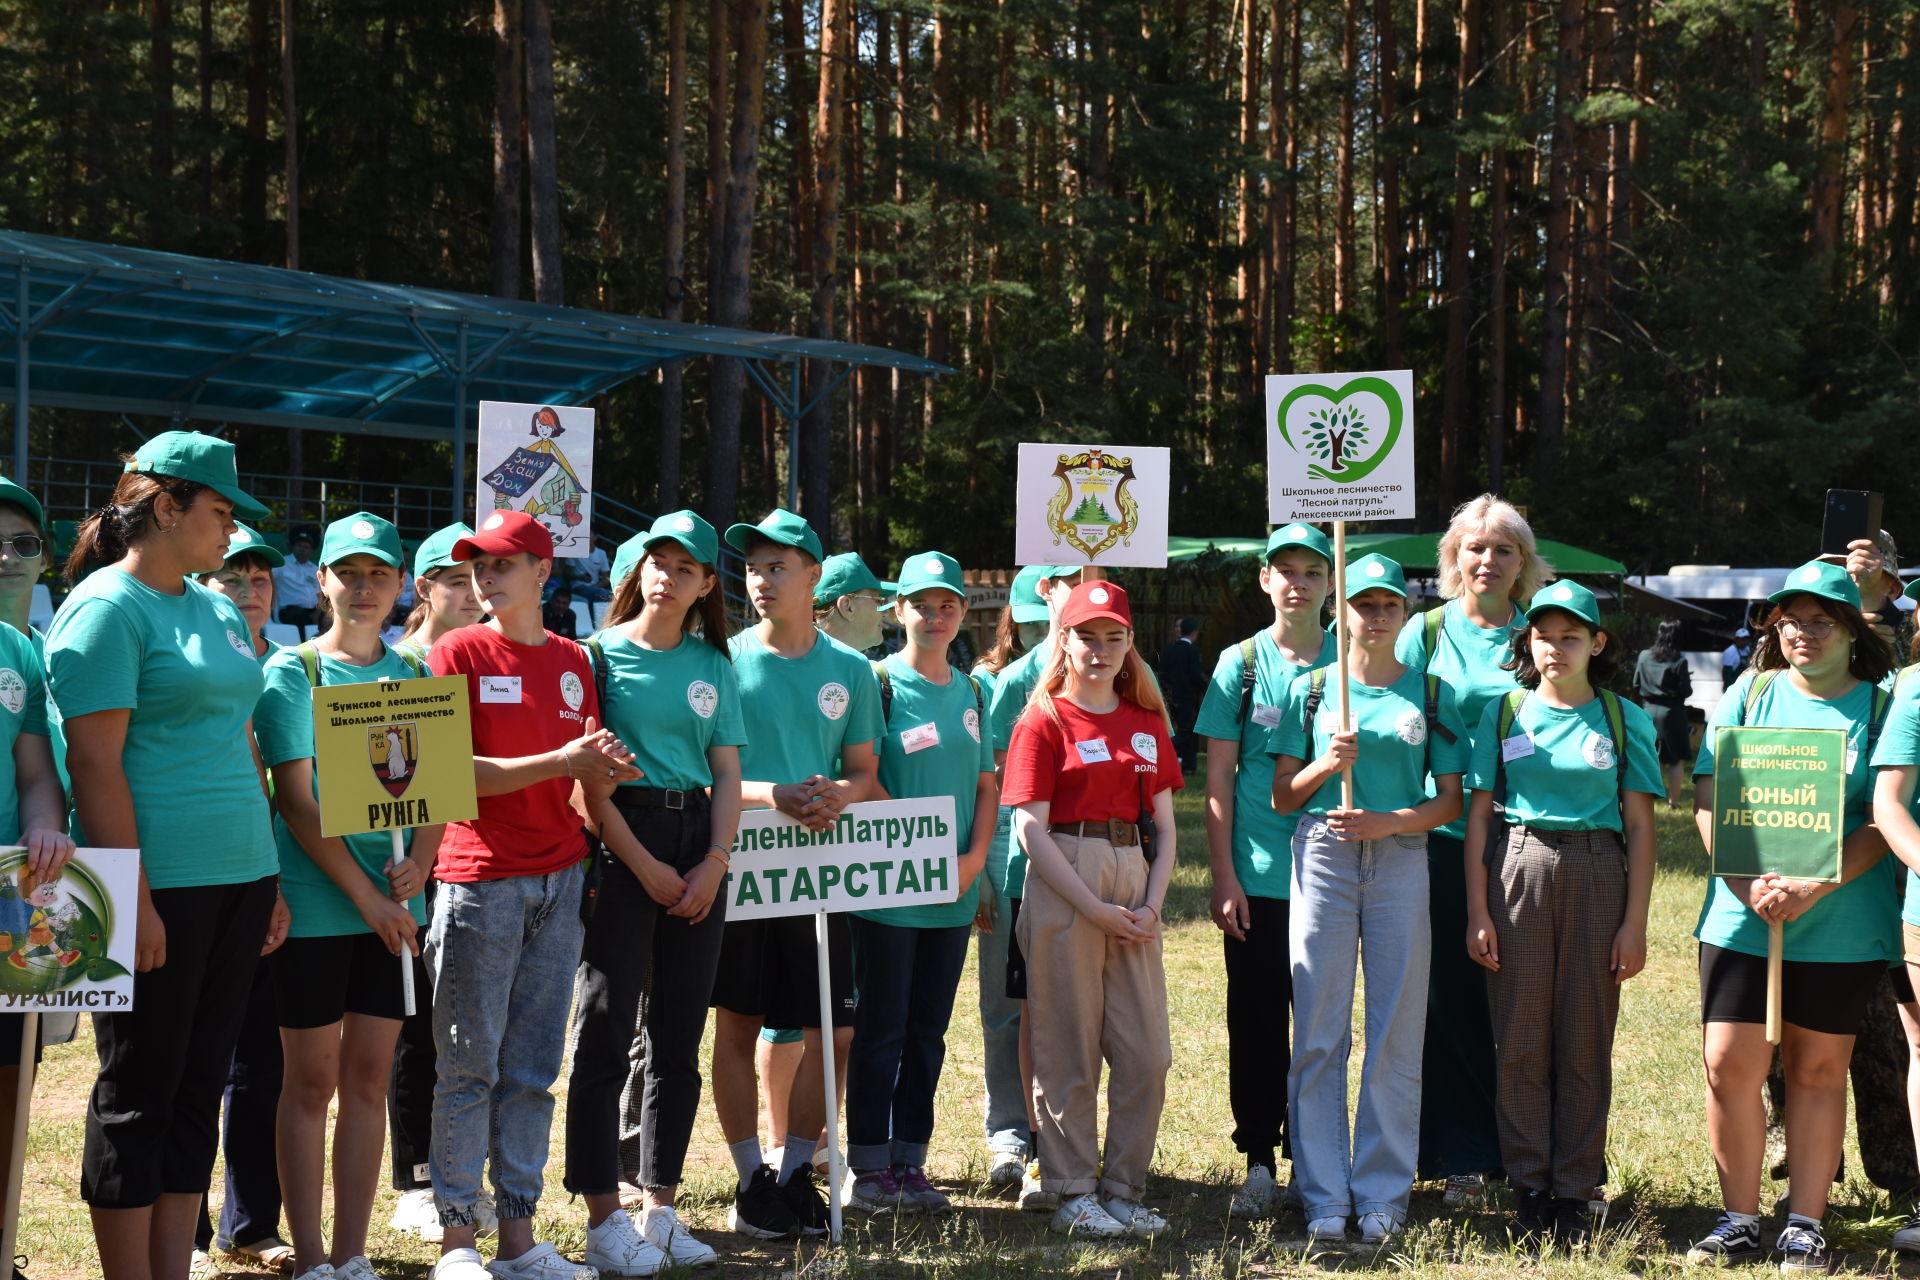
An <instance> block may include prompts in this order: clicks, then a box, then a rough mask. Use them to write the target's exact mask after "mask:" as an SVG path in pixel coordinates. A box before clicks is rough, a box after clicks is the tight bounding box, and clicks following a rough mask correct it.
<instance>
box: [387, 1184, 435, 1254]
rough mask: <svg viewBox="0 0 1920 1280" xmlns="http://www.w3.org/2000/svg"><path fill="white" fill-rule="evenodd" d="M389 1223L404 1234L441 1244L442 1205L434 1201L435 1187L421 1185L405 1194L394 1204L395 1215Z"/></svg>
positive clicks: (430, 1242)
mask: <svg viewBox="0 0 1920 1280" xmlns="http://www.w3.org/2000/svg"><path fill="white" fill-rule="evenodd" d="M387 1225H388V1226H390V1227H392V1228H393V1229H394V1230H395V1231H398V1232H400V1233H401V1234H402V1235H409V1236H414V1237H416V1238H418V1239H421V1240H425V1241H426V1242H427V1243H429V1244H439V1243H440V1241H441V1239H442V1238H443V1234H444V1233H443V1232H442V1231H441V1229H440V1206H439V1204H437V1203H436V1202H435V1201H434V1198H433V1188H432V1187H421V1188H419V1189H417V1190H414V1191H409V1192H406V1193H405V1194H403V1195H402V1196H401V1197H400V1200H399V1203H397V1204H395V1205H394V1206H393V1217H392V1218H391V1219H390V1220H389V1221H388V1223H387Z"/></svg>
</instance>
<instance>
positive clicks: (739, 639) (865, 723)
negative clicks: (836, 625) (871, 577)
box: [728, 630, 880, 783]
mask: <svg viewBox="0 0 1920 1280" xmlns="http://www.w3.org/2000/svg"><path fill="white" fill-rule="evenodd" d="M728 648H730V649H731V650H732V651H733V675H734V679H735V681H737V682H738V684H739V689H740V706H741V711H742V719H743V720H744V722H745V728H746V739H747V740H746V743H745V744H744V745H743V746H742V747H741V748H740V776H741V777H742V778H744V779H748V780H750V781H754V782H775V783H786V782H799V781H802V780H803V779H806V778H811V777H812V776H813V775H814V774H816V773H817V774H824V775H825V776H827V777H829V778H835V777H838V776H839V771H840V750H841V748H842V747H845V746H859V745H860V744H861V743H863V742H872V741H873V740H874V739H875V738H878V737H879V736H880V686H879V685H877V684H875V683H874V679H873V668H872V666H870V665H869V664H868V662H867V660H866V658H865V657H863V656H862V655H861V654H859V653H858V652H856V651H855V650H852V649H849V648H847V646H846V645H843V644H841V643H840V642H839V641H838V640H835V639H834V638H833V637H832V636H830V635H828V634H826V632H824V631H820V632H815V633H814V641H813V647H812V648H811V649H809V650H807V653H806V656H805V657H802V658H783V657H781V656H780V655H779V654H777V653H775V652H773V650H771V649H769V648H767V646H765V645H764V644H761V643H760V638H759V637H758V636H756V635H755V634H754V633H753V632H752V631H751V630H747V631H742V632H741V633H740V634H739V635H737V636H735V637H734V638H733V639H732V641H730V642H729V644H728Z"/></svg>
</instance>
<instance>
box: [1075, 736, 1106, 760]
mask: <svg viewBox="0 0 1920 1280" xmlns="http://www.w3.org/2000/svg"><path fill="white" fill-rule="evenodd" d="M1073 749H1074V750H1075V751H1078V752H1079V753H1080V763H1081V764H1099V763H1100V762H1101V761H1102V760H1111V759H1113V757H1112V756H1111V755H1109V754H1107V740H1106V739H1105V738H1094V739H1092V740H1091V741H1088V742H1076V743H1074V744H1073Z"/></svg>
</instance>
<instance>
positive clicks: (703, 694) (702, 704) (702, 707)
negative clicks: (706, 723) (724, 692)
mask: <svg viewBox="0 0 1920 1280" xmlns="http://www.w3.org/2000/svg"><path fill="white" fill-rule="evenodd" d="M687 705H688V706H690V707H692V708H693V710H694V713H695V714H696V715H698V716H699V717H700V718H701V719H702V720H711V719H713V712H714V709H715V708H716V707H718V706H719V705H720V691H719V690H718V689H716V688H714V687H713V686H712V685H710V684H708V683H707V682H706V681H705V680H695V681H694V682H693V683H692V684H690V685H688V686H687Z"/></svg>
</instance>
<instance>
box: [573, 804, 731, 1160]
mask: <svg viewBox="0 0 1920 1280" xmlns="http://www.w3.org/2000/svg"><path fill="white" fill-rule="evenodd" d="M615 802H616V803H618V802H619V796H618V795H617V794H616V796H615ZM620 811H621V814H622V816H624V817H625V818H626V820H627V826H628V827H629V828H630V829H631V830H632V831H633V834H634V836H635V837H636V838H637V839H638V840H639V841H640V843H641V844H643V845H645V846H646V848H647V851H648V852H649V853H651V854H652V855H653V856H654V857H656V858H658V859H660V860H661V861H662V862H665V863H666V864H667V865H668V866H670V867H672V868H673V869H674V870H676V871H679V872H681V873H683V874H684V873H686V872H688V871H691V870H692V869H693V868H694V867H696V866H698V865H699V864H700V863H701V862H702V861H703V860H704V859H705V857H706V849H707V843H708V841H709V840H710V839H711V822H710V818H709V814H708V809H707V806H706V805H705V804H700V805H697V806H695V807H690V808H686V809H660V808H641V807H638V806H630V805H626V804H622V805H621V806H620ZM603 856H604V857H605V858H606V873H605V876H604V878H603V879H602V880H601V882H600V901H599V905H598V906H597V907H595V909H594V913H593V919H592V920H591V921H589V922H588V924H587V937H586V943H585V945H584V946H583V948H582V950H581V954H580V971H579V976H578V977H577V979H576V980H575V983H574V1012H573V1072H572V1074H571V1075H570V1076H569V1077H568V1081H567V1174H566V1188H567V1190H568V1191H571V1192H573V1193H574V1194H575V1195H605V1194H611V1193H613V1192H615V1191H618V1190H619V1187H620V1181H621V1174H622V1168H621V1158H620V1148H621V1137H622V1133H621V1125H622V1114H621V1113H622V1108H621V1100H622V1096H623V1091H624V1090H625V1089H627V1087H628V1085H627V1071H628V1065H629V1059H630V1057H633V1058H635V1059H637V1060H638V1061H640V1062H642V1063H644V1067H643V1071H642V1076H641V1080H640V1081H639V1089H638V1101H639V1114H638V1116H636V1117H634V1119H635V1120H636V1121H637V1122H638V1123H637V1129H638V1133H637V1140H638V1149H637V1159H638V1167H637V1168H635V1169H631V1170H628V1172H629V1173H630V1174H631V1175H632V1176H634V1177H635V1178H637V1180H638V1185H640V1186H643V1187H672V1186H677V1185H679V1182H680V1173H681V1167H682V1166H683V1164H684V1163H685V1161H686V1155H687V1143H688V1142H689V1141H690V1140H691V1138H692V1136H693V1122H694V1118H695V1115H696V1114H697V1113H698V1111H699V1109H700V1083H701V1077H700V1039H701V1036H702V1035H703V1034H704V1033H705V1031H706V1026H707V1009H708V1002H709V1001H710V1000H711V999H712V997H713V975H714V971H715V969H716V968H717V967H718V965H719V962H720V939H721V936H722V935H723V934H724V933H725V929H726V915H727V912H726V898H725V890H724V889H723V890H722V891H721V892H720V893H718V894H715V895H714V900H713V908H712V910H710V911H709V912H708V913H707V917H706V919H704V920H702V921H701V922H700V923H699V924H689V923H688V922H687V921H686V920H685V919H684V918H682V917H680V916H670V915H668V914H667V908H666V907H664V906H661V905H660V904H659V903H657V902H655V901H654V900H653V899H652V898H651V897H650V896H648V894H647V891H646V890H645V889H644V888H642V887H641V884H640V881H639V879H638V878H636V877H635V876H634V874H633V873H632V872H631V871H629V870H627V867H626V864H625V863H623V862H621V861H620V860H619V859H618V858H616V857H614V856H613V855H612V854H611V853H608V854H605V855H603ZM636 1036H637V1037H638V1039H639V1040H641V1041H642V1042H643V1043H644V1047H643V1048H642V1049H641V1050H640V1051H639V1052H638V1053H636V1052H635V1044H634V1042H635V1039H636Z"/></svg>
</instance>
